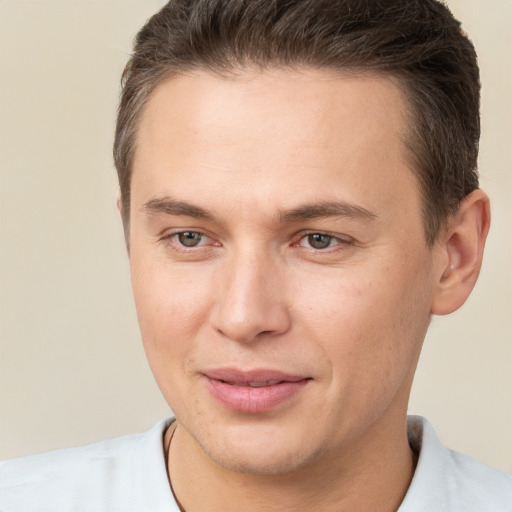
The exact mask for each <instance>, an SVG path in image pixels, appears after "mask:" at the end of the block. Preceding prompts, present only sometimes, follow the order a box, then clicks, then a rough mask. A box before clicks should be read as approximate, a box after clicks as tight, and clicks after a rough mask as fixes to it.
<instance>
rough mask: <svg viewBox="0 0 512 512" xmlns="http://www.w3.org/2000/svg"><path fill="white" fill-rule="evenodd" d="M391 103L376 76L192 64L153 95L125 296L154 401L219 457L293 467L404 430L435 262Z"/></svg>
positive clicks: (143, 130)
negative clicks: (210, 69)
mask: <svg viewBox="0 0 512 512" xmlns="http://www.w3.org/2000/svg"><path fill="white" fill-rule="evenodd" d="M406 108H407V105H406V103H405V101H404V99H403V96H402V93H401V91H400V89H399V88H398V87H397V86H396V85H395V84H394V83H393V82H392V81H391V80H388V79H385V78H379V77H371V76H359V77H357V76H345V77H340V76H337V77H335V76H333V75H332V74H329V73H327V72H321V71H305V70H304V71H292V70H269V71H265V72H257V71H251V72H243V73H241V74H240V75H238V76H237V77H235V78H229V79H228V78H221V77H219V76H216V75H213V74H209V73H207V72H196V73H193V74H189V75H181V76H178V77H175V78H172V79H170V80H169V81H167V82H165V83H163V84H162V85H160V86H159V88H158V89H157V90H156V91H155V92H154V94H153V95H152V97H151V99H150V101H149V104H148V105H147V107H146V110H145V112H144V115H143V117H142V122H141V125H140V129H139V134H138V145H137V150H136V156H135V163H134V172H133V181H132V203H131V220H130V247H131V254H130V261H131V273H132V281H133V290H134V295H135V301H136V306H137V311H138V316H139V322H140V326H141V331H142V338H143V341H144V346H145V349H146V352H147V355H148V359H149V362H150V365H151V368H152V370H153V373H154V375H155V377H156V380H157V382H158V384H159V386H160V388H161V390H162V392H163V394H164V396H165V398H166V399H167V401H168V403H169V404H170V406H171V408H172V409H173V411H174V413H175V414H176V416H177V418H178V421H179V424H180V425H181V426H182V427H184V429H185V431H186V432H187V433H188V435H190V436H191V437H192V438H193V439H194V440H195V442H197V443H198V445H200V446H201V447H202V449H203V450H204V451H205V452H206V453H207V454H208V455H209V456H210V458H211V459H213V460H214V461H216V462H218V463H220V464H221V465H223V466H225V467H228V468H231V469H237V470H241V471H246V472H253V473H279V472H285V471H290V470H293V469H296V468H299V467H304V466H308V464H313V463H315V462H318V461H320V460H323V459H326V458H329V457H339V456H345V457H350V454H351V450H353V449H354V447H356V446H358V447H359V449H361V447H363V446H364V447H369V448H371V449H372V450H375V449H378V446H379V443H383V442H385V441H386V439H387V438H388V437H389V436H390V435H396V431H397V429H398V430H400V429H401V428H402V427H403V422H404V417H405V411H406V404H407V398H408V394H409V389H410V385H411V381H412V376H413V373H414V368H415V365H416V361H417V357H418V355H419V351H420V347H421V343H422V340H423V337H424V335H425V331H426V329H427V326H428V322H429V315H430V306H431V302H432V296H433V282H434V271H433V270H432V269H433V268H434V267H435V265H434V264H433V261H432V260H433V259H434V258H435V252H434V251H431V250H429V249H428V248H427V246H426V244H425V236H424V230H423V224H422V218H421V199H420V193H419V188H418V184H417V181H416V179H415V176H414V174H413V172H412V171H411V169H410V166H409V164H408V159H407V151H406V149H405V146H404V143H403V142H402V141H403V138H404V136H405V134H406V131H407V123H408V121H407V119H406V115H405V114H404V112H405V111H406ZM393 432H395V434H393ZM400 432H401V430H400Z"/></svg>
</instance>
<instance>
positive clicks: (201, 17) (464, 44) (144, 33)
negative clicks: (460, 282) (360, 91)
mask: <svg viewBox="0 0 512 512" xmlns="http://www.w3.org/2000/svg"><path fill="white" fill-rule="evenodd" d="M248 66H258V67H261V68H266V67H270V66H278V67H290V68H294V67H308V68H319V69H333V70H340V69H341V70H344V69H349V70H355V71H362V72H378V73H385V74H387V75H390V76H393V77H396V78H398V79H399V82H400V83H401V84H402V87H403V88H404V90H405V93H406V95H407V97H408V99H409V107H410V109H411V114H412V115H411V118H412V120H413V121H412V123H411V125H412V126H411V127H410V130H409V131H410V133H409V135H408V138H407V140H406V143H407V146H408V147H409V149H410V154H411V155H412V167H413V170H414V171H415V173H416V175H417V177H418V180H419V183H420V187H421V193H422V197H423V217H424V224H425V233H426V240H427V242H428V243H429V244H430V245H432V244H433V243H434V241H435V240H436V236H437V234H438V232H439V229H440V227H441V226H442V225H443V223H444V222H445V221H446V219H447V218H448V216H449V215H451V214H453V213H454V212H455V211H456V210H457V208H458V206H459V204H460V201H461V200H462V199H463V198H464V197H465V196H466V195H467V194H469V193H470V192H472V191H473V190H475V189H476V188H478V174H477V170H476V165H477V156H478V140H479V137H480V117H479V102H480V82H479V72H478V66H477V60H476V54H475V50H474V48H473V45H472V43H471V42H470V41H469V39H468V38H467V36H466V35H465V34H464V33H463V32H462V30H461V28H460V23H459V22H458V21H457V20H455V19H454V17H453V16H452V14H451V12H450V11H449V10H448V8H447V7H446V6H445V5H443V4H442V3H440V2H438V1H436V0H171V1H170V2H169V3H168V4H167V5H166V6H165V7H163V8H162V9H161V10H160V11H159V12H158V13H157V14H155V15H154V16H153V17H152V18H150V19H149V20H148V21H147V23H146V24H145V25H144V27H143V28H142V29H141V30H140V32H139V33H138V34H137V36H136V39H135V43H134V52H133V55H132V56H131V58H130V60H129V61H128V63H127V65H126V68H125V70H124V73H123V77H122V93H121V101H120V105H119V111H118V117H117V126H116V136H115V143H114V160H115V165H116V168H117V172H118V176H119V183H120V187H121V197H122V205H123V220H124V222H125V226H126V225H127V224H128V221H129V209H130V181H131V173H132V163H133V157H134V153H135V148H136V142H137V141H136V136H137V127H138V123H139V121H140V118H141V113H142V111H143V109H144V106H145V104H146V102H147V101H148V98H149V97H150V95H151V93H152V91H153V90H154V89H155V87H156V86H157V85H159V84H160V83H161V82H162V81H164V80H165V79H167V78H169V77H170V76H172V75H174V74H177V73H180V72H184V71H188V70H192V69H203V70H208V71H212V72H216V73H223V72H230V71H236V70H237V69H243V68H245V67H248Z"/></svg>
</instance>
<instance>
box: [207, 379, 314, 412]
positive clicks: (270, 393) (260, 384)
mask: <svg viewBox="0 0 512 512" xmlns="http://www.w3.org/2000/svg"><path fill="white" fill-rule="evenodd" d="M203 375H204V377H205V379H206V385H207V387H208V390H209V391H210V394H211V395H212V396H213V397H214V398H215V399H216V400H217V401H218V402H220V403H221V404H222V405H223V406H224V407H226V408H228V409H231V410H234V411H238V412H245V413H251V414H256V413H262V412H268V411H271V410H273V409H275V408H277V407H278V406H281V405H283V404H285V403H287V402H289V401H290V400H291V399H292V398H293V397H295V396H296V395H297V394H300V392H301V391H302V390H304V389H305V387H306V386H307V385H308V384H309V382H310V381H311V380H312V378H311V377H306V376H301V375H292V374H287V373H283V372H280V371H276V370H265V369H262V370H250V371H246V372H244V371H240V370H235V369H215V370H207V371H205V372H204V373H203Z"/></svg>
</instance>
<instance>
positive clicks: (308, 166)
mask: <svg viewBox="0 0 512 512" xmlns="http://www.w3.org/2000/svg"><path fill="white" fill-rule="evenodd" d="M407 123H408V121H407V103H406V100H405V95H404V94H403V92H402V90H401V88H400V87H399V85H398V84H397V83H396V82H395V81H394V80H392V79H391V78H386V77H383V76H380V75H376V74H365V75H357V74H342V75H340V74H334V73H333V72H329V71H321V70H290V69H270V70H265V71H261V70H260V71H257V70H247V71H244V72H239V73H238V74H234V75H232V76H229V77H225V76H219V75H216V74H213V73H209V72H204V71H198V72H194V73H188V74H182V75H178V76H175V77H173V78H171V79H169V80H167V81H166V82H164V83H162V84H160V85H159V86H158V87H157V88H156V90H155V91H154V92H153V94H152V96H151V98H150V99H149V101H148V104H147V106H146V108H145V111H144V112H143V115H142V118H141V123H140V127H139V132H138V140H137V148H136V153H135V159H134V167H133V172H134V175H133V188H134V190H133V197H134V198H135V199H136V197H137V196H139V199H140V201H143V200H146V201H147V200H148V199H151V197H149V196H151V195H155V194H158V195H163V194H166V193H167V194H168V195H175V194H174V193H173V192H175V191H176V190H178V191H182V192H183V193H184V194H185V195H187V194H188V195H190V194H192V193H194V190H198V189H201V190H202V191H204V192H202V196H204V197H205V198H206V197H208V198H209V199H210V200H213V198H214V196H215V194H214V193H213V192H215V191H218V192H219V193H220V194H226V193H228V191H227V189H226V184H229V192H231V191H233V190H236V191H237V195H238V197H243V198H244V200H246V201H249V200H250V198H253V200H254V202H255V203H258V202H260V201H261V200H262V199H264V200H267V199H270V198H272V197H274V196H275V195H276V194H280V197H281V200H282V201H286V198H284V197H283V190H282V189H283V184H284V183H285V184H286V191H287V194H286V196H287V197H288V198H289V199H290V201H292V200H293V199H292V198H293V197H295V196H296V195H297V194H301V195H302V196H303V197H302V198H303V199H304V200H312V201H314V200H316V199H318V197H315V195H316V196H319V195H322V194H324V195H325V194H329V193H331V192H332V187H333V184H334V182H337V180H338V179H339V178H340V177H342V178H343V183H341V182H340V183H338V184H339V185H340V186H342V187H343V188H344V192H343V193H344V194H352V193H354V194H356V195H358V197H359V201H360V202H361V201H363V203H364V202H365V201H367V202H368V205H369V204H370V203H372V201H373V200H374V199H375V198H376V197H377V196H378V195H379V187H381V186H382V182H387V184H388V185H389V181H390V179H392V180H393V181H396V182H397V183H398V182H404V179H403V178H404V172H405V173H407V175H409V176H408V177H407V179H406V180H405V181H406V182H407V183H408V185H410V184H411V183H412V181H414V183H413V186H414V187H416V183H415V180H412V173H411V172H410V170H409V165H408V162H407V158H406V153H407V151H406V148H405V145H404V143H403V140H404V137H405V136H406V131H407ZM393 173H394V176H391V175H392V174H393ZM155 182H158V186H159V187H162V189H161V190H156V189H155V186H156V183H155ZM152 187H153V188H152ZM137 189H139V190H137ZM205 189H208V191H210V192H208V191H206V190H205ZM212 191H213V192H212ZM138 192H140V194H138ZM380 192H381V191H380ZM210 193H211V197H209V194H210ZM308 195H310V196H311V197H306V196H308ZM187 199H191V198H190V197H187ZM348 199H351V198H348ZM280 206H283V207H287V206H294V205H286V204H284V205H280ZM363 206H364V205H363Z"/></svg>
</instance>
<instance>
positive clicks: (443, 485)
mask: <svg viewBox="0 0 512 512" xmlns="http://www.w3.org/2000/svg"><path fill="white" fill-rule="evenodd" d="M171 421H172V420H170V419H169V420H166V421H162V422H160V423H157V424H156V425H155V426H154V427H153V428H152V429H151V430H150V431H148V432H146V433H145V434H138V435H131V436H125V437H120V438H117V439H112V440H109V441H103V442H100V443H96V444H93V445H90V446H85V447H81V448H70V449H65V450H57V451H53V452H48V453H43V454H41V455H33V456H29V457H23V458H20V459H13V460H10V461H5V462H3V463H0V511H1V512H82V511H83V512H86V511H87V512H179V509H178V506H177V505H176V502H175V501H174V498H173V495H172V492H171V489H170V486H169V482H168V479H167V471H166V466H165V456H164V451H163V442H162V439H163V433H164V432H165V430H166V428H167V426H168V425H169V424H170V422H171ZM408 432H409V443H410V444H411V446H412V447H413V449H414V450H415V451H417V452H419V459H418V465H417V467H416V471H415V474H414V477H413V480H412V482H411V485H410V487H409V490H408V491H407V495H406V496H405V499H404V501H403V503H402V505H401V506H400V508H399V510H398V512H511V511H512V478H511V477H510V476H509V475H507V474H505V473H503V472H501V471H498V470H496V469H492V468H490V467H488V466H485V465H483V464H481V463H479V462H477V461H475V460H473V459H471V458H470V457H467V456H465V455H462V454H460V453H457V452H454V451H451V450H448V449H447V448H444V447H443V446H442V445H441V443H440V441H439V439H438V437H437V436H436V434H435V432H434V430H433V428H432V426H431V425H430V423H428V421H426V420H425V419H424V418H421V417H419V416H411V417H409V423H408Z"/></svg>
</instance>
